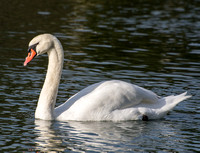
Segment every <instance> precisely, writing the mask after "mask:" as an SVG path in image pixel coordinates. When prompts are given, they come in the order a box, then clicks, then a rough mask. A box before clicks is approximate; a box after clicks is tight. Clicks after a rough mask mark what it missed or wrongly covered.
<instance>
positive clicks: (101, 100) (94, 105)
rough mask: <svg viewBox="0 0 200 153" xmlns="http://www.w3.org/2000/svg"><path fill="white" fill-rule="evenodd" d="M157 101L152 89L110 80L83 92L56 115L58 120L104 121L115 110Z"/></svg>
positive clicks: (60, 107)
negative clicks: (102, 119)
mask: <svg viewBox="0 0 200 153" xmlns="http://www.w3.org/2000/svg"><path fill="white" fill-rule="evenodd" d="M157 101H158V98H157V95H156V94H155V93H153V92H151V91H149V90H146V89H144V88H141V87H139V86H136V85H133V84H130V83H127V82H124V81H119V80H111V81H104V82H100V83H96V84H93V85H91V86H88V87H87V88H85V89H83V90H81V91H80V92H78V93H77V94H75V95H74V96H73V97H71V98H70V99H69V100H68V101H66V102H65V103H64V104H62V105H61V106H59V107H57V108H56V109H55V113H56V116H57V118H58V119H59V120H74V119H75V120H93V119H94V118H95V116H98V117H96V119H94V120H101V119H100V118H107V117H108V116H109V114H110V113H111V112H113V111H114V110H123V109H126V108H132V107H134V106H136V105H139V104H141V103H144V104H145V103H149V104H153V103H156V102H157ZM95 114H96V115H95ZM97 118H98V119H97Z"/></svg>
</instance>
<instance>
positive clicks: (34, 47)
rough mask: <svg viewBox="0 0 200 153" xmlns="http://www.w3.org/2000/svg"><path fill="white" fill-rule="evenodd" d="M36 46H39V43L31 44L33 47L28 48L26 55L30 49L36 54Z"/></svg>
mask: <svg viewBox="0 0 200 153" xmlns="http://www.w3.org/2000/svg"><path fill="white" fill-rule="evenodd" d="M38 44H39V42H38V43H36V44H33V45H31V46H29V47H28V53H29V52H30V51H31V49H33V50H34V51H35V52H36V46H37V45H38Z"/></svg>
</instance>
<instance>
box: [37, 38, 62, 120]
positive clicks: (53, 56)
mask: <svg viewBox="0 0 200 153" xmlns="http://www.w3.org/2000/svg"><path fill="white" fill-rule="evenodd" d="M47 53H48V57H49V64H48V70H47V74H46V79H45V82H44V85H43V88H42V90H41V93H40V97H39V100H38V104H37V108H36V111H35V118H39V119H43V120H53V119H54V107H55V103H56V97H57V93H58V86H59V83H60V78H61V73H62V68H63V59H64V55H63V49H62V46H61V44H60V42H59V40H57V39H54V45H53V47H52V48H51V49H50V50H49V51H48V52H47Z"/></svg>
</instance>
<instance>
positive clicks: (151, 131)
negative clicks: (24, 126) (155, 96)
mask: <svg viewBox="0 0 200 153" xmlns="http://www.w3.org/2000/svg"><path fill="white" fill-rule="evenodd" d="M35 125H36V127H35V133H36V135H37V137H36V138H35V141H36V143H37V146H36V149H35V150H40V151H45V152H47V151H70V150H71V151H75V152H77V151H97V152H101V151H104V150H107V151H113V152H124V151H133V150H135V151H142V150H143V148H148V149H147V150H146V151H156V150H157V149H163V150H167V149H170V148H174V149H171V151H175V148H176V145H180V146H181V145H182V144H183V143H184V141H185V140H184V139H183V137H182V136H180V135H179V133H180V132H181V131H180V129H179V125H178V126H177V125H176V126H172V125H171V123H168V122H165V121H159V122H157V121H153V122H141V121H129V122H119V123H115V122H68V123H65V122H49V121H41V120H36V121H35ZM158 135H159V136H158ZM172 137H173V138H172ZM179 149H180V151H181V150H182V149H183V148H182V147H180V148H179Z"/></svg>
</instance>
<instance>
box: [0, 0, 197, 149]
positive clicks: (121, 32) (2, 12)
mask: <svg viewBox="0 0 200 153" xmlns="http://www.w3.org/2000/svg"><path fill="white" fill-rule="evenodd" d="M41 33H52V34H54V35H56V36H57V37H58V38H59V39H60V41H61V42H62V44H63V47H64V50H65V63H64V70H63V75H62V80H61V84H60V88H59V94H58V98H57V105H59V104H61V103H63V102H64V101H66V100H67V99H68V98H69V97H70V96H72V95H73V94H75V93H76V92H78V91H79V90H81V89H83V88H84V87H86V86H88V85H90V84H92V83H96V82H99V81H102V80H109V79H120V80H124V81H127V82H132V83H134V84H137V85H140V86H143V87H145V88H147V89H150V90H152V91H154V92H156V93H157V94H158V95H160V96H167V95H171V94H180V93H182V92H184V91H188V92H189V94H191V95H193V97H192V98H190V99H188V100H186V101H184V102H182V103H180V104H179V105H178V106H177V107H176V108H175V109H174V111H172V112H171V113H170V114H169V115H168V116H166V117H165V118H164V119H163V120H158V121H150V122H142V121H127V122H117V123H115V122H55V121H52V122H48V121H38V120H35V119H34V111H35V107H36V104H37V99H38V96H39V93H40V89H41V87H42V84H43V81H44V77H45V73H46V67H47V56H43V57H38V58H35V59H34V61H32V62H31V63H30V64H29V65H28V67H23V66H22V65H23V62H24V59H25V57H26V56H27V52H26V50H27V46H28V42H29V41H30V40H31V39H32V38H33V37H34V36H36V35H38V34H41ZM0 55H1V56H0V70H1V73H0V124H1V130H0V137H1V139H0V152H36V151H38V152H48V151H55V152H56V151H60V152H200V1H198V0H196V1H194V0H191V1H183V0H181V1H180V0H178V1H173V0H169V1H148V0H144V1H143V0H138V1H128V0H123V1H122V0H115V1H93V0H92V1H83V0H60V1H56V0H48V1H47V0H45V1H38V0H34V1H18V0H15V1H12V0H7V1H1V4H0Z"/></svg>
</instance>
